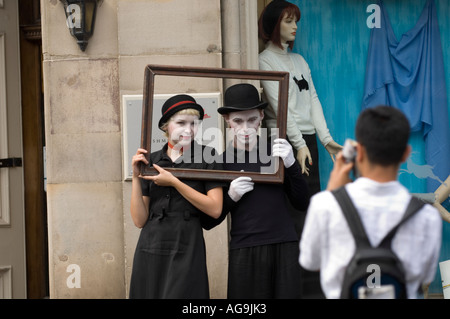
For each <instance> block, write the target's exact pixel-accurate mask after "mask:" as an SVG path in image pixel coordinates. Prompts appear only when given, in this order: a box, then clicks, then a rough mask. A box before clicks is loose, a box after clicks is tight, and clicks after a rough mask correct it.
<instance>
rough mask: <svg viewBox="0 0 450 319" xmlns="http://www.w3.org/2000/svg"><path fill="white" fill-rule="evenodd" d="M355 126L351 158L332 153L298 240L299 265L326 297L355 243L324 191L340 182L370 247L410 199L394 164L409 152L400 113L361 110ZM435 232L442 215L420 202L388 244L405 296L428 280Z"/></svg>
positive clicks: (337, 287) (436, 247)
mask: <svg viewBox="0 0 450 319" xmlns="http://www.w3.org/2000/svg"><path fill="white" fill-rule="evenodd" d="M355 131H356V140H357V145H356V158H355V161H354V163H353V162H348V163H347V162H346V161H345V159H344V158H343V155H342V153H339V154H338V156H337V157H336V163H335V166H334V168H333V171H332V172H331V175H330V180H329V183H328V186H327V190H326V191H323V192H320V193H318V194H316V195H315V196H313V197H312V199H311V203H310V206H309V208H308V213H307V216H306V221H305V227H304V229H303V234H302V238H301V241H300V258H299V261H300V264H301V265H302V266H303V267H304V268H306V269H308V270H320V271H321V273H320V277H321V278H320V280H321V286H322V289H323V291H324V293H325V295H326V297H327V298H339V297H340V295H341V286H342V283H343V279H344V273H345V269H346V267H347V265H348V263H349V262H350V259H351V258H352V256H353V254H354V252H355V247H356V246H355V241H354V239H353V236H352V234H351V232H350V229H349V227H348V225H347V221H346V219H345V217H344V215H343V213H342V210H341V208H340V206H339V205H338V203H337V201H336V199H335V197H334V196H333V194H332V193H331V192H330V191H331V190H334V189H337V188H338V187H341V186H343V185H345V188H346V190H347V192H348V194H349V196H350V198H351V200H352V202H353V204H354V205H355V207H356V209H357V211H358V213H359V215H360V218H361V220H362V223H363V225H364V228H365V230H366V233H367V236H368V238H369V241H370V243H371V244H372V245H374V246H376V245H378V244H379V243H380V241H381V239H382V238H383V237H384V236H385V235H386V234H387V233H388V232H389V230H390V229H391V228H393V227H394V226H395V225H396V224H397V223H398V222H399V221H400V219H401V217H402V215H403V213H404V212H405V210H406V206H407V205H408V203H409V200H410V198H411V195H410V194H409V192H408V190H407V189H406V188H405V187H404V186H402V185H401V184H400V183H399V182H398V181H397V176H398V170H399V167H400V164H401V163H402V162H404V161H405V160H406V159H407V158H408V156H409V154H410V152H411V147H410V146H409V145H408V139H409V132H410V126H409V123H408V120H407V119H406V117H405V116H404V115H403V114H402V113H401V112H400V111H399V110H397V109H395V108H393V107H388V106H378V107H375V108H370V109H366V110H364V111H363V112H362V113H361V114H360V116H359V118H358V121H357V123H356V129H355ZM354 165H356V168H357V171H358V172H359V174H360V176H361V177H359V178H358V179H357V180H356V181H355V182H353V183H351V180H350V178H349V173H350V171H351V170H352V168H353V166H354ZM441 236H442V219H441V217H440V214H439V212H438V211H437V210H436V209H435V208H434V207H432V206H431V205H425V206H424V207H423V208H422V209H421V210H420V211H419V212H418V213H417V214H416V215H414V216H413V217H412V218H411V219H410V220H408V221H407V222H406V223H405V224H403V225H402V226H401V227H400V228H399V229H398V231H397V234H396V236H395V237H394V239H393V241H392V249H393V251H394V253H395V254H396V255H397V256H398V258H399V259H400V261H401V262H402V264H403V267H404V269H405V272H406V273H405V277H406V286H407V293H408V298H417V293H418V291H419V289H420V288H421V285H422V284H429V283H430V282H431V281H432V280H433V279H434V275H435V272H436V268H437V262H438V258H439V253H440V247H441Z"/></svg>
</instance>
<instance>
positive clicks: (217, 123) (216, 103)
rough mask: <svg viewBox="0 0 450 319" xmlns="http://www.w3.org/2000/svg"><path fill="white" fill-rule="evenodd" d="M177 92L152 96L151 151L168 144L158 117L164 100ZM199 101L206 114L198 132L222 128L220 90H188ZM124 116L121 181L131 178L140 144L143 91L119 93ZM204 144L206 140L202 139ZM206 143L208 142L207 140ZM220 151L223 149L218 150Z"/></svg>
mask: <svg viewBox="0 0 450 319" xmlns="http://www.w3.org/2000/svg"><path fill="white" fill-rule="evenodd" d="M174 95H176V94H155V95H154V99H153V117H152V118H153V123H152V146H151V147H152V151H156V150H159V149H161V148H162V147H163V146H164V144H166V143H167V139H166V137H165V136H164V132H163V131H161V130H160V129H159V128H158V121H159V119H160V118H161V108H162V105H163V104H164V102H165V101H166V100H167V99H168V98H170V97H172V96H174ZM189 95H190V96H192V97H193V98H194V99H195V100H196V101H197V103H198V104H200V105H201V106H203V108H204V110H205V115H204V118H203V122H202V125H201V129H200V130H201V131H205V130H207V129H208V128H219V129H221V130H222V127H223V125H222V123H223V121H222V117H221V116H219V113H218V112H217V108H219V107H220V106H221V98H220V96H221V94H220V92H213V93H192V94H191V93H189ZM122 105H123V107H122V117H123V125H122V127H123V130H122V132H123V134H122V138H123V172H124V174H123V175H124V176H123V178H124V180H131V177H132V169H131V159H132V157H133V155H134V154H136V151H137V149H138V148H139V147H140V144H141V126H142V94H137V95H123V96H122ZM203 144H205V141H203ZM205 145H210V144H208V143H206V144H205ZM218 151H219V152H222V151H223V150H218Z"/></svg>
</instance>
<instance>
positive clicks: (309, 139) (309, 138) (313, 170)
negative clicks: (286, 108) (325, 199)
mask: <svg viewBox="0 0 450 319" xmlns="http://www.w3.org/2000/svg"><path fill="white" fill-rule="evenodd" d="M303 139H304V140H305V142H306V145H307V146H308V149H309V152H310V153H311V157H312V162H313V165H309V163H308V161H306V167H307V168H309V176H307V175H306V174H303V177H304V179H305V180H306V182H307V183H308V187H309V194H310V195H311V196H313V195H314V194H316V193H318V192H320V175H319V151H318V148H317V137H316V134H312V135H307V134H303ZM294 155H295V156H296V157H297V154H294ZM289 210H290V212H291V216H292V218H293V219H294V222H295V228H296V230H297V233H298V235H299V237H301V234H302V231H303V226H304V223H305V217H306V211H305V212H300V211H298V210H296V209H295V208H294V207H292V205H289ZM301 276H302V298H303V299H324V298H325V295H324V294H323V291H322V288H321V286H320V272H318V271H308V270H306V269H303V268H301Z"/></svg>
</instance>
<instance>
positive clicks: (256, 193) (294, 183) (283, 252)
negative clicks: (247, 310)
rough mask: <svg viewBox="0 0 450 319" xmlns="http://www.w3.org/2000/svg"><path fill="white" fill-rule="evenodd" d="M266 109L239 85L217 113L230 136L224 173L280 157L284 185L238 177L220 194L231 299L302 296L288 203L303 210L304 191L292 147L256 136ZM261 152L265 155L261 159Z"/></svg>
mask: <svg viewBox="0 0 450 319" xmlns="http://www.w3.org/2000/svg"><path fill="white" fill-rule="evenodd" d="M266 106H267V103H265V102H262V101H261V100H260V97H259V92H258V90H257V89H256V88H255V87H254V86H253V85H251V84H246V83H242V84H236V85H233V86H231V87H230V88H228V89H227V90H226V92H225V95H224V106H223V107H221V108H219V109H218V112H219V113H220V114H222V116H223V117H224V119H225V121H226V122H227V125H228V127H229V128H230V129H231V131H232V133H233V134H232V135H233V138H232V139H231V142H230V145H228V147H227V148H226V151H225V152H224V154H223V168H224V169H225V170H231V171H253V172H261V171H262V169H263V168H264V166H265V165H267V164H265V163H264V162H263V161H261V158H262V157H263V156H264V155H270V156H272V158H273V157H280V158H281V159H282V161H283V164H284V166H285V168H286V171H285V181H284V183H283V184H261V183H254V182H253V181H252V180H251V178H250V177H246V176H241V177H238V178H236V179H235V180H233V181H232V182H231V183H230V186H229V188H228V190H226V191H225V192H224V211H223V213H222V216H221V217H220V218H219V221H221V220H223V219H224V218H225V217H226V216H227V214H228V212H230V214H231V229H230V235H231V241H230V250H229V269H228V298H230V299H236V298H239V299H243V298H300V297H301V282H300V281H301V277H300V265H299V263H298V255H299V247H298V240H299V238H298V235H297V233H296V230H295V227H294V222H293V220H292V218H291V216H290V215H289V211H288V207H287V198H288V199H289V200H290V201H291V203H292V205H294V206H295V207H297V208H298V209H306V207H307V206H308V203H309V193H308V186H307V184H306V182H305V180H304V178H303V176H302V173H301V168H300V165H299V163H298V162H297V161H296V160H295V158H294V154H293V150H292V147H291V145H290V144H289V143H288V142H287V141H286V140H285V139H281V138H279V139H275V140H274V143H273V145H270V139H268V140H264V141H262V140H261V138H260V137H259V136H258V129H259V127H260V125H261V121H262V119H263V118H264V109H265V108H266ZM264 144H265V145H264ZM261 146H264V147H261ZM264 151H265V152H266V153H267V152H268V153H269V154H261V152H264ZM270 153H272V154H270ZM230 154H232V156H229V155H230ZM255 159H256V161H255Z"/></svg>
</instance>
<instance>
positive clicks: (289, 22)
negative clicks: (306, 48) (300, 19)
mask: <svg viewBox="0 0 450 319" xmlns="http://www.w3.org/2000/svg"><path fill="white" fill-rule="evenodd" d="M296 34H297V18H296V17H295V16H288V15H287V14H285V15H284V17H283V19H282V20H281V22H280V40H281V43H287V42H288V41H294V40H295V35H296Z"/></svg>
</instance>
